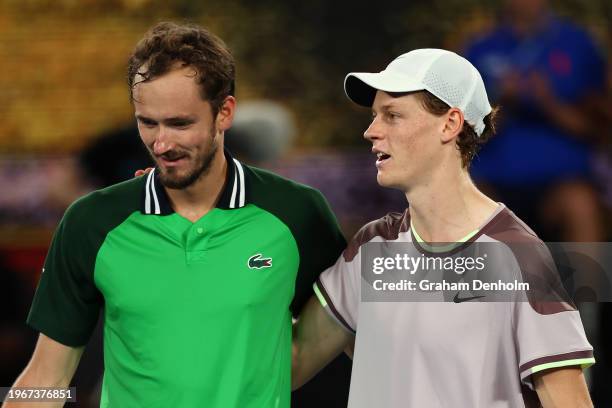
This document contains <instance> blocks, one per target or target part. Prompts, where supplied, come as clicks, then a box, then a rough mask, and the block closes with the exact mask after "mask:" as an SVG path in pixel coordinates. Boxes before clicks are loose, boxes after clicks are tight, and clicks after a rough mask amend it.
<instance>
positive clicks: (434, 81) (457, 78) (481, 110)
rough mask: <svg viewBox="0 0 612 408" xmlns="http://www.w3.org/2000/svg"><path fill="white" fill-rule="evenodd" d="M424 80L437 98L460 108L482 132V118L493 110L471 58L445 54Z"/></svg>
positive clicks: (432, 66) (466, 117) (437, 60)
mask: <svg viewBox="0 0 612 408" xmlns="http://www.w3.org/2000/svg"><path fill="white" fill-rule="evenodd" d="M423 83H424V84H425V85H426V86H427V88H428V90H429V91H430V92H431V93H432V94H434V95H435V96H436V97H438V98H439V99H441V100H443V101H444V102H446V103H447V104H449V105H450V106H451V107H454V108H460V109H461V110H462V111H463V114H464V116H465V120H466V121H467V122H468V123H469V124H470V125H472V126H473V127H474V130H476V131H477V133H478V134H480V133H482V129H483V127H484V124H483V122H482V118H483V117H484V116H485V115H486V114H488V113H489V112H490V106H489V103H488V100H487V96H486V91H485V89H484V84H483V83H482V79H481V78H480V75H479V74H478V72H477V71H476V70H475V69H474V68H473V67H472V66H471V64H470V63H469V62H468V61H467V60H464V59H463V58H461V57H459V58H457V55H455V54H451V53H449V54H444V55H441V56H440V57H439V58H438V59H436V60H435V61H434V62H433V63H432V64H431V66H430V67H429V70H428V71H427V73H426V74H425V76H424V78H423ZM466 99H467V100H466Z"/></svg>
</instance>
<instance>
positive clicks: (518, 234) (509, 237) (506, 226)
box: [481, 206, 542, 244]
mask: <svg viewBox="0 0 612 408" xmlns="http://www.w3.org/2000/svg"><path fill="white" fill-rule="evenodd" d="M481 233H482V235H486V236H488V237H490V238H492V239H493V240H495V241H499V242H504V243H525V244H540V243H542V240H541V239H540V237H538V235H537V234H536V233H535V232H534V231H533V230H532V229H531V228H530V227H529V226H528V225H527V224H526V223H525V222H524V221H523V220H521V219H520V218H519V217H518V216H517V215H516V214H514V212H512V210H510V209H509V208H508V207H505V206H504V207H503V208H502V210H501V211H500V212H499V213H498V214H497V215H495V217H494V218H493V219H492V220H491V221H490V222H489V223H487V225H485V226H484V227H483V228H482V230H481Z"/></svg>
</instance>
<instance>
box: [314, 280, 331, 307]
mask: <svg viewBox="0 0 612 408" xmlns="http://www.w3.org/2000/svg"><path fill="white" fill-rule="evenodd" d="M312 288H313V289H314V293H315V295H316V296H317V299H319V303H321V306H323V307H327V300H325V297H324V296H323V294H322V293H321V291H320V290H319V287H318V286H317V282H315V283H313V284H312Z"/></svg>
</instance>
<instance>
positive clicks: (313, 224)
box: [291, 189, 346, 315]
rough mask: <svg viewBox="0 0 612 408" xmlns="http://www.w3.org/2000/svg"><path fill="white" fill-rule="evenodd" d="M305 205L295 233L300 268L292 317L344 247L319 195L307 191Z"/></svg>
mask: <svg viewBox="0 0 612 408" xmlns="http://www.w3.org/2000/svg"><path fill="white" fill-rule="evenodd" d="M309 204H310V205H308V210H307V212H305V213H304V214H303V218H302V220H301V221H300V228H299V231H298V237H299V238H298V247H299V251H300V265H299V269H298V273H297V277H296V281H295V294H294V297H293V301H292V303H291V310H292V312H293V314H294V315H298V314H299V312H300V310H301V309H302V307H303V305H304V304H305V303H306V301H307V300H308V299H309V298H310V297H311V296H312V284H313V282H314V281H315V280H316V278H317V276H319V274H320V273H321V271H324V270H325V269H326V268H329V267H330V266H331V265H333V263H334V261H335V260H336V258H337V257H338V255H339V254H341V253H342V250H343V249H344V248H345V247H346V240H345V239H344V235H343V234H342V231H341V230H340V227H339V226H338V221H337V220H336V217H335V216H334V214H333V212H332V210H331V208H330V206H329V204H328V203H327V200H325V198H324V197H323V195H322V194H321V193H320V192H319V191H317V190H314V189H309Z"/></svg>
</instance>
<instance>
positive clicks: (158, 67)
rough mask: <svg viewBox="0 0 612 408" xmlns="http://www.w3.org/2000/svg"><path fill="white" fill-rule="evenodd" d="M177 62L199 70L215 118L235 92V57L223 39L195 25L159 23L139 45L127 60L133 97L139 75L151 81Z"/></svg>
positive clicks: (205, 95) (201, 87)
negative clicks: (226, 100) (143, 69)
mask: <svg viewBox="0 0 612 408" xmlns="http://www.w3.org/2000/svg"><path fill="white" fill-rule="evenodd" d="M176 63H182V64H183V66H190V67H193V68H194V69H195V70H196V72H197V78H196V81H197V83H198V84H199V85H200V94H201V96H202V99H203V100H205V101H209V102H210V104H211V107H212V111H213V116H214V117H216V116H217V113H218V112H219V109H220V108H221V105H222V104H223V102H224V101H225V98H227V96H229V95H234V81H235V76H236V67H235V62H234V57H233V56H232V54H231V52H230V51H229V49H228V48H227V46H226V45H225V43H224V42H223V40H221V39H220V38H219V37H217V36H216V35H214V34H213V33H211V32H210V31H208V30H206V29H205V28H203V27H200V26H198V25H194V24H176V23H172V22H162V23H158V24H156V25H155V26H153V27H152V28H151V29H150V30H149V31H148V32H147V33H146V34H145V36H144V37H143V38H142V39H141V40H140V41H139V42H138V44H136V47H135V48H134V51H133V52H132V55H131V56H130V58H129V60H128V72H127V74H128V86H129V92H130V99H131V100H134V94H133V91H134V85H136V83H135V78H136V75H137V74H140V75H142V76H143V77H144V81H149V80H151V79H154V78H156V77H159V76H160V75H164V74H166V73H167V72H169V71H170V70H171V69H172V68H173V66H174V65H175V64H176ZM143 67H145V69H146V71H142V68H143Z"/></svg>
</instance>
